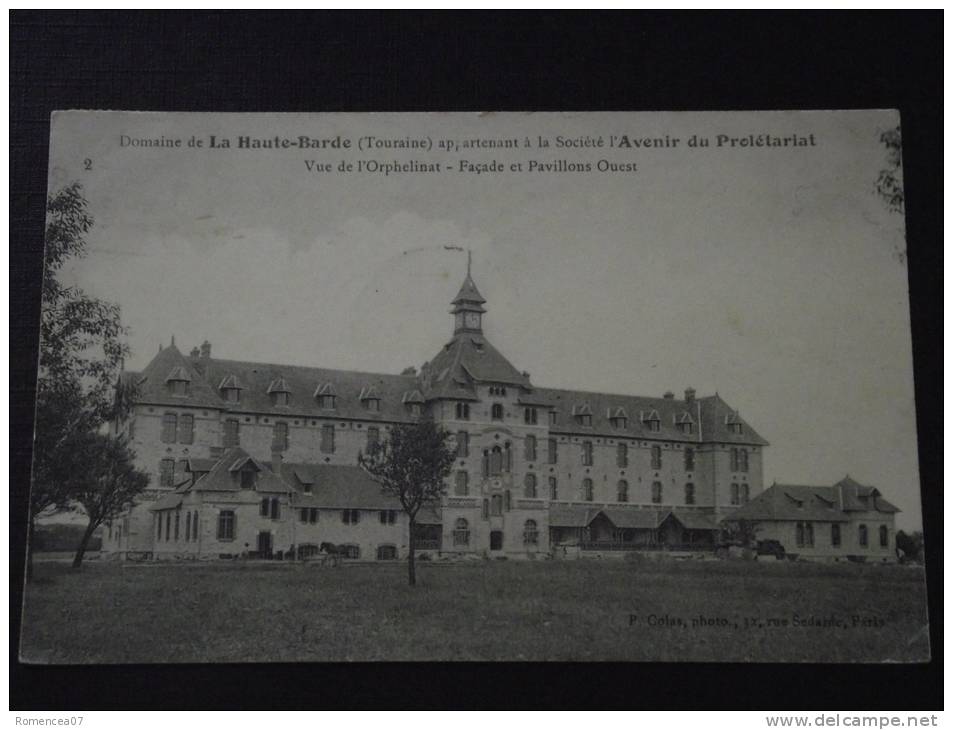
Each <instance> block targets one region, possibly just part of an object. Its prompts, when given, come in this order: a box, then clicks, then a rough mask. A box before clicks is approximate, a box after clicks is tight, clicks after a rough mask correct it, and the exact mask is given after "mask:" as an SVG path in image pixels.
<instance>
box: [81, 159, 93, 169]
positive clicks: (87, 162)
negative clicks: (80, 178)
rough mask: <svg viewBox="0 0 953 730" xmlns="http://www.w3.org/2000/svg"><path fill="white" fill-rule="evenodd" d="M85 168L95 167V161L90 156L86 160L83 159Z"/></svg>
mask: <svg viewBox="0 0 953 730" xmlns="http://www.w3.org/2000/svg"><path fill="white" fill-rule="evenodd" d="M83 169H84V170H92V169H93V161H92V160H91V159H89V158H88V157H87V158H86V159H85V160H83Z"/></svg>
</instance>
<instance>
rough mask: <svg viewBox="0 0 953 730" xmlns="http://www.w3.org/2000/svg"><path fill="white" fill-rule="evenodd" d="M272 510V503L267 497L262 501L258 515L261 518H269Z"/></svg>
mask: <svg viewBox="0 0 953 730" xmlns="http://www.w3.org/2000/svg"><path fill="white" fill-rule="evenodd" d="M270 509H271V503H270V501H269V499H268V497H265V498H264V499H262V500H261V504H260V505H259V506H258V515H259V516H260V517H267V516H268V512H269V510H270Z"/></svg>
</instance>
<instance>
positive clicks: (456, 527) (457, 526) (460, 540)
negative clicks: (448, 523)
mask: <svg viewBox="0 0 953 730" xmlns="http://www.w3.org/2000/svg"><path fill="white" fill-rule="evenodd" d="M453 544H454V545H455V546H457V547H466V546H467V545H469V544H470V523H469V522H467V521H466V520H465V519H463V518H462V517H459V518H457V521H456V522H454V523H453Z"/></svg>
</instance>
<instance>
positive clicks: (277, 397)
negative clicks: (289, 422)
mask: <svg viewBox="0 0 953 730" xmlns="http://www.w3.org/2000/svg"><path fill="white" fill-rule="evenodd" d="M271 397H272V399H273V400H274V404H275V405H276V406H286V405H288V402H289V399H290V398H291V394H290V393H272V396H271Z"/></svg>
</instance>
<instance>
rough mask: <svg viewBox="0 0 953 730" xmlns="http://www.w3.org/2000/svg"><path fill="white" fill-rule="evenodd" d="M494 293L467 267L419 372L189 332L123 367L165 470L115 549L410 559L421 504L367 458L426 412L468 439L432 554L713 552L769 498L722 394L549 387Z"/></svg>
mask: <svg viewBox="0 0 953 730" xmlns="http://www.w3.org/2000/svg"><path fill="white" fill-rule="evenodd" d="M485 304H486V301H485V300H484V299H483V297H482V296H481V295H480V293H479V291H478V290H477V287H476V285H475V283H474V281H473V279H472V278H471V276H470V274H469V272H468V273H467V277H466V280H465V281H464V283H463V286H462V287H461V289H460V292H459V294H458V295H457V297H456V298H455V299H454V300H453V310H452V313H453V318H454V327H453V334H452V337H451V338H450V339H449V341H448V342H447V343H446V344H445V345H444V347H443V348H442V349H441V350H440V351H439V352H438V353H437V354H436V355H435V356H434V357H433V358H432V359H431V360H429V361H428V362H427V363H425V364H424V365H423V366H422V367H421V369H420V371H419V372H418V371H415V370H413V369H411V370H408V371H405V372H404V373H402V374H400V375H389V374H379V373H367V372H356V371H344V370H329V369H323V368H317V367H299V366H289V365H275V364H266V363H255V362H244V361H236V360H222V359H218V358H214V357H213V356H212V352H211V345H210V344H209V343H208V342H205V343H204V344H203V345H202V346H201V347H199V348H195V349H193V350H192V351H191V353H190V354H188V355H185V354H183V353H182V352H180V351H179V350H178V349H177V348H176V346H175V343H174V341H173V343H172V345H170V346H168V347H165V348H161V349H160V351H159V352H158V354H157V355H156V356H155V357H154V358H153V360H152V361H151V362H150V363H149V365H148V366H147V367H146V368H145V369H144V370H143V371H142V372H124V373H123V375H122V378H121V380H120V385H119V387H120V388H121V389H122V390H123V392H127V393H133V394H134V406H133V409H132V413H131V415H130V417H129V418H128V419H127V420H125V421H123V422H121V423H116V424H115V425H114V427H115V429H116V430H117V432H122V433H125V434H126V435H127V436H128V438H129V440H130V443H131V445H132V448H133V449H134V450H135V451H136V454H137V459H138V462H139V465H140V467H141V468H142V469H144V470H145V471H147V472H149V473H150V474H151V475H152V484H151V486H150V489H149V490H148V491H147V492H146V493H145V494H144V495H143V497H142V499H141V500H140V502H139V503H138V504H137V505H135V506H134V507H133V508H132V509H131V510H130V511H129V513H128V514H127V515H126V516H124V517H123V518H122V519H120V520H117V521H115V522H114V523H113V524H112V525H110V526H109V528H108V530H107V535H106V537H105V539H104V548H103V549H104V552H106V553H107V554H113V555H117V556H122V557H133V556H136V557H156V558H166V557H168V558H173V557H178V558H188V557H197V558H214V557H225V556H235V555H239V554H245V553H248V554H267V555H277V554H278V553H282V554H286V553H288V552H291V551H294V552H295V553H296V554H300V553H302V552H304V553H307V552H308V551H310V550H312V549H315V547H314V546H318V545H320V543H321V542H332V543H335V544H342V545H347V546H353V549H352V548H350V547H349V548H348V550H349V554H352V555H353V557H359V558H361V559H372V560H373V559H391V558H399V557H402V556H403V555H404V554H405V552H406V550H407V543H408V534H407V529H408V526H407V521H406V518H405V516H404V515H403V514H402V513H401V512H400V510H399V507H398V506H397V505H396V504H395V503H394V501H393V500H392V499H390V498H388V497H386V496H384V495H382V494H381V493H380V489H379V487H378V486H377V485H376V484H374V483H373V482H371V481H369V477H368V476H367V475H366V474H365V473H364V472H363V471H362V470H361V469H360V468H359V467H358V466H357V458H358V454H359V453H361V452H363V451H366V450H367V449H369V448H372V447H373V444H375V443H378V442H380V441H381V440H383V439H386V438H387V433H388V431H389V430H390V429H391V428H393V427H394V426H396V425H398V424H402V423H410V422H413V421H415V420H417V419H421V418H432V419H434V420H436V421H437V422H439V423H441V424H443V425H444V426H445V427H446V428H447V429H448V430H449V431H451V432H452V433H453V434H454V435H455V442H456V449H457V462H456V464H455V465H454V470H453V473H452V474H451V475H450V478H449V479H448V483H447V493H446V496H445V497H444V499H443V500H442V503H441V504H440V505H439V507H437V508H435V509H433V510H428V511H427V513H426V514H425V515H422V517H421V519H420V522H421V523H422V524H421V525H420V527H419V530H420V532H419V534H418V543H419V545H420V546H421V547H422V548H423V549H424V550H430V551H435V552H440V553H474V554H479V555H491V556H492V555H507V556H513V557H525V556H534V555H537V554H540V553H546V554H549V553H553V552H555V551H558V550H560V549H563V550H565V549H569V548H572V549H600V550H620V549H625V548H636V547H644V548H651V547H656V546H660V545H666V546H681V545H690V546H696V547H697V546H706V545H712V544H713V542H714V539H715V534H716V532H717V530H718V523H719V521H720V520H721V519H722V518H723V517H725V516H726V515H728V514H730V513H731V512H732V511H734V510H737V509H739V508H740V507H742V506H744V505H745V504H746V503H748V502H749V500H752V499H754V498H756V497H757V496H758V495H760V494H761V492H762V456H763V451H764V448H765V447H766V446H767V442H766V441H765V440H764V439H763V438H761V436H759V435H758V434H757V433H756V432H755V431H754V429H753V428H752V427H751V426H750V425H749V424H748V423H747V422H745V421H744V420H743V419H742V418H741V416H740V415H739V414H738V412H737V411H736V410H734V409H732V408H731V407H730V406H729V405H728V404H727V403H726V402H725V401H724V400H722V399H721V397H720V396H718V395H717V394H715V395H713V396H708V397H697V396H696V394H695V391H694V390H692V389H691V388H688V389H686V390H685V391H684V393H683V395H682V397H679V398H677V397H675V395H674V394H672V393H665V394H663V395H661V396H658V397H646V396H632V395H617V394H608V393H598V392H591V391H587V390H562V389H554V388H545V387H538V386H536V385H535V384H534V383H532V382H531V379H530V376H529V374H528V373H526V372H525V371H521V370H519V369H517V368H516V367H515V366H514V365H513V364H512V363H510V361H509V360H507V359H506V357H504V356H503V354H502V353H500V352H499V351H498V350H497V349H496V348H495V347H494V346H493V345H492V344H491V343H490V342H489V341H488V340H487V338H486V336H485V335H484V332H483V316H484V315H485V313H486V309H485V306H484V305H485ZM176 525H178V528H176Z"/></svg>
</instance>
